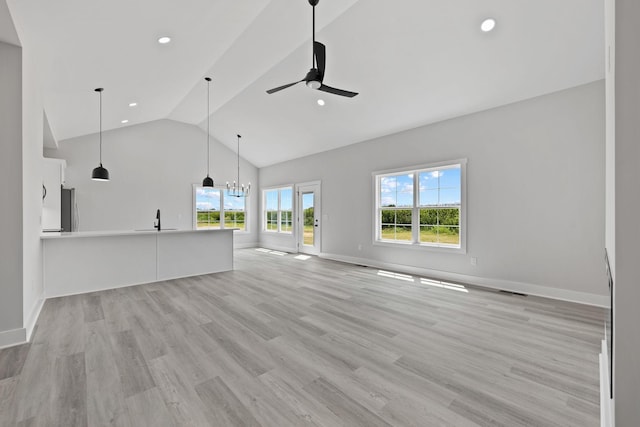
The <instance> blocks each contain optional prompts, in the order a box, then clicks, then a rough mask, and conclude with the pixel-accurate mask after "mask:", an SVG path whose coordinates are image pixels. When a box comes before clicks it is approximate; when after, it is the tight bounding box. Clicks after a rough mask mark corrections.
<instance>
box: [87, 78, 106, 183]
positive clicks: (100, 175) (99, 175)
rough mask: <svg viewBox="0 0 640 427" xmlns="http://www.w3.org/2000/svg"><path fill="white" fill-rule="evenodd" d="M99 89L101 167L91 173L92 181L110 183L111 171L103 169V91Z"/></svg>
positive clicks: (97, 90)
mask: <svg viewBox="0 0 640 427" xmlns="http://www.w3.org/2000/svg"><path fill="white" fill-rule="evenodd" d="M103 90H104V89H103V88H101V87H99V88H97V89H95V92H98V94H99V95H100V165H99V166H98V167H97V168H95V169H93V172H91V179H92V180H94V181H109V171H108V170H106V169H105V168H103V167H102V91H103Z"/></svg>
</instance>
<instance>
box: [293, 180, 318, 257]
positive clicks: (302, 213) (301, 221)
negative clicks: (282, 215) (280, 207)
mask: <svg viewBox="0 0 640 427" xmlns="http://www.w3.org/2000/svg"><path fill="white" fill-rule="evenodd" d="M296 194H297V196H298V197H297V198H296V199H297V208H296V218H297V226H298V227H297V236H298V252H302V253H306V254H310V255H318V254H320V239H321V236H322V232H321V230H322V224H321V221H320V219H321V218H322V216H321V210H320V182H319V181H317V182H310V183H304V184H297V185H296Z"/></svg>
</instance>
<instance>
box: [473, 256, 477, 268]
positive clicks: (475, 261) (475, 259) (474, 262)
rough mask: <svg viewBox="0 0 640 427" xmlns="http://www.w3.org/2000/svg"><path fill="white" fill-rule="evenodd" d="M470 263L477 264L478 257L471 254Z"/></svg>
mask: <svg viewBox="0 0 640 427" xmlns="http://www.w3.org/2000/svg"><path fill="white" fill-rule="evenodd" d="M471 265H473V266H476V265H478V258H476V257H474V256H472V257H471Z"/></svg>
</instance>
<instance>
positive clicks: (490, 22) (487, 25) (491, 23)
mask: <svg viewBox="0 0 640 427" xmlns="http://www.w3.org/2000/svg"><path fill="white" fill-rule="evenodd" d="M495 27H496V20H495V19H493V18H487V19H485V20H484V21H482V24H480V29H481V30H482V31H484V32H485V33H488V32H489V31H491V30H493V29H494V28H495Z"/></svg>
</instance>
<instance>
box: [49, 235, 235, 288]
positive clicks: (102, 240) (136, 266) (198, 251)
mask: <svg viewBox="0 0 640 427" xmlns="http://www.w3.org/2000/svg"><path fill="white" fill-rule="evenodd" d="M41 239H42V241H43V247H44V248H43V258H44V259H43V274H44V294H45V298H52V297H58V296H63V295H73V294H80V293H86V292H93V291H100V290H104V289H112V288H119V287H123V286H130V285H138V284H142V283H150V282H157V281H162V280H170V279H176V278H180V277H187V276H196V275H201V274H209V273H218V272H221V271H228V270H233V229H209V230H162V231H156V230H142V231H87V232H73V233H55V232H54V233H43V234H42V236H41Z"/></svg>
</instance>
